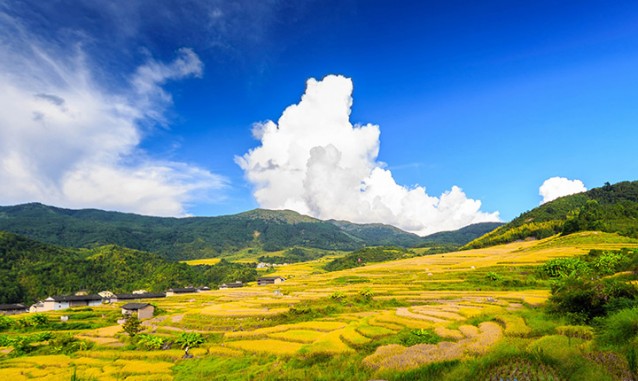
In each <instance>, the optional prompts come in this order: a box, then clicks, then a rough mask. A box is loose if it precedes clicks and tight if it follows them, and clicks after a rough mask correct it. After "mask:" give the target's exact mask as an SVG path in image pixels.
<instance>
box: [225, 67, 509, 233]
mask: <svg viewBox="0 0 638 381" xmlns="http://www.w3.org/2000/svg"><path fill="white" fill-rule="evenodd" d="M351 106H352V81H351V80H350V79H348V78H344V77H341V76H327V77H326V78H324V79H323V80H321V81H317V80H315V79H310V80H308V84H307V89H306V93H305V94H304V95H303V97H302V98H301V101H300V102H299V103H298V104H295V105H292V106H289V107H288V108H287V109H286V110H285V111H284V112H283V114H282V116H281V118H280V119H279V121H278V123H277V124H275V123H274V122H272V121H266V122H263V123H258V124H256V125H255V127H254V128H253V136H254V137H255V138H257V139H259V140H260V141H261V146H259V147H257V148H255V149H252V150H250V151H249V152H248V153H246V154H245V155H243V156H242V157H237V158H236V162H237V163H238V164H239V166H240V167H241V168H242V169H243V170H244V171H245V174H246V177H247V179H248V180H249V181H250V182H251V183H252V184H253V185H254V187H255V191H254V196H255V198H256V199H257V202H258V203H259V204H260V205H261V206H262V207H265V208H272V209H293V210H296V211H298V212H301V213H306V214H310V215H313V216H316V217H319V218H323V219H329V218H334V219H343V220H349V221H354V222H383V223H387V224H392V225H395V226H398V227H400V228H403V229H405V230H408V231H411V232H415V233H418V234H431V233H434V232H437V231H442V230H453V229H457V228H460V227H462V226H466V225H469V224H472V223H476V222H484V221H498V219H499V217H498V212H495V213H486V212H483V211H481V210H480V209H481V202H480V201H478V200H473V199H470V198H468V197H467V196H466V195H465V193H464V192H463V191H462V190H461V188H459V187H457V186H453V187H452V189H450V190H449V191H447V192H444V193H443V194H442V195H440V196H439V197H433V196H430V195H428V194H427V193H426V190H425V188H424V187H420V186H416V187H405V186H402V185H399V184H397V183H396V181H395V180H394V178H393V177H392V173H391V172H390V170H388V169H385V165H384V164H383V163H381V162H379V161H377V157H378V154H379V145H380V141H379V135H380V130H379V126H377V125H373V124H366V125H354V126H353V125H352V124H351V123H350V120H349V117H350V109H351Z"/></svg>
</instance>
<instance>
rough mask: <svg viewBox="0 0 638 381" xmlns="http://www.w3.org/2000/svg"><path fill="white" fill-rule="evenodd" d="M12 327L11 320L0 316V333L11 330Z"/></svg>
mask: <svg viewBox="0 0 638 381" xmlns="http://www.w3.org/2000/svg"><path fill="white" fill-rule="evenodd" d="M12 325H13V320H12V319H11V318H8V317H6V316H2V315H0V331H4V330H5V329H9V328H11V326H12Z"/></svg>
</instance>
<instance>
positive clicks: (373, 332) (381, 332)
mask: <svg viewBox="0 0 638 381" xmlns="http://www.w3.org/2000/svg"><path fill="white" fill-rule="evenodd" d="M356 331H357V333H359V334H361V335H363V336H365V337H368V338H371V339H378V338H380V337H384V336H389V335H393V334H395V333H396V331H393V330H391V329H387V328H384V327H377V326H374V325H368V324H361V325H360V326H358V327H357V328H356Z"/></svg>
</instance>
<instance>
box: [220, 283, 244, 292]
mask: <svg viewBox="0 0 638 381" xmlns="http://www.w3.org/2000/svg"><path fill="white" fill-rule="evenodd" d="M239 287H244V284H243V283H242V282H241V281H236V282H232V283H222V284H221V285H219V289H220V290H225V289H227V288H239Z"/></svg>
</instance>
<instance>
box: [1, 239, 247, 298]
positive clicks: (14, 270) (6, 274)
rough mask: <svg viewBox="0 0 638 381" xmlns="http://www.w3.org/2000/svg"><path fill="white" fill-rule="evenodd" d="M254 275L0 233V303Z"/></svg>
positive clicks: (238, 268)
mask: <svg viewBox="0 0 638 381" xmlns="http://www.w3.org/2000/svg"><path fill="white" fill-rule="evenodd" d="M256 277H257V272H256V270H255V269H254V267H253V266H250V265H242V264H237V263H231V262H226V261H221V262H220V263H219V264H217V265H214V266H204V265H200V266H189V265H186V264H184V263H178V262H170V261H167V260H165V259H163V258H162V257H160V256H158V255H156V254H152V253H147V252H142V251H137V250H132V249H127V248H122V247H118V246H115V245H108V246H102V247H98V248H94V249H88V250H87V249H84V250H80V249H67V248H61V247H57V246H52V245H48V244H43V243H39V242H36V241H33V240H30V239H28V238H24V237H20V236H17V235H14V234H11V233H6V232H0V304H1V303H17V302H25V303H31V302H34V301H37V300H39V299H42V298H45V297H47V296H51V295H59V294H70V293H74V292H76V291H78V290H87V291H89V292H92V293H96V292H100V291H103V290H110V291H112V292H123V293H124V292H131V291H133V290H135V289H146V290H148V291H164V290H166V289H168V288H171V287H185V286H209V287H215V286H217V285H218V284H220V283H224V282H231V281H235V280H242V281H252V280H255V279H256Z"/></svg>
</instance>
